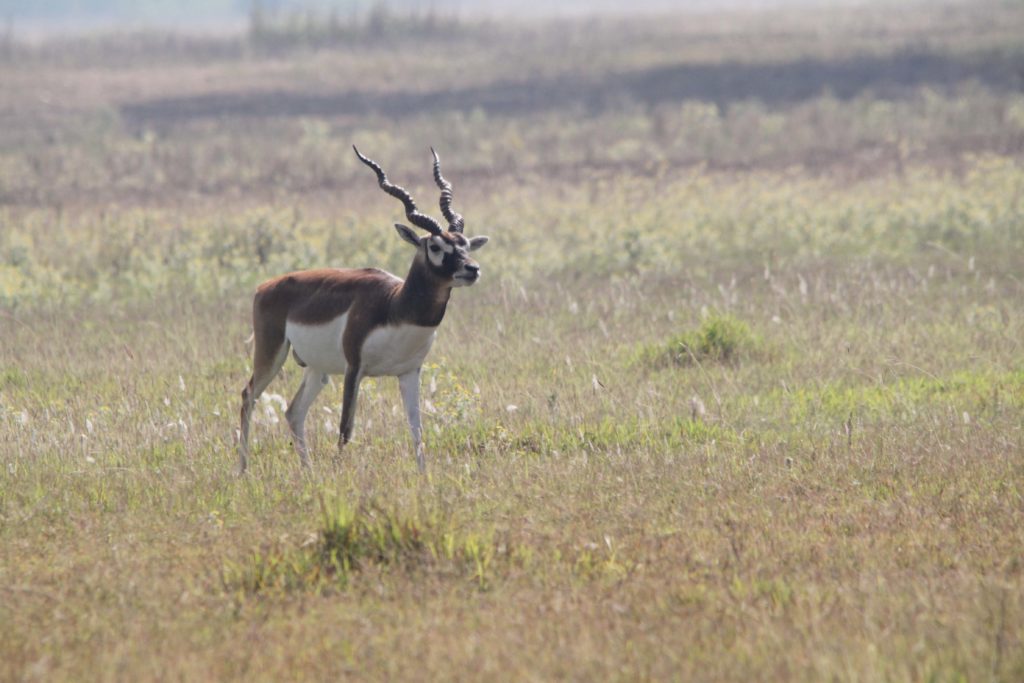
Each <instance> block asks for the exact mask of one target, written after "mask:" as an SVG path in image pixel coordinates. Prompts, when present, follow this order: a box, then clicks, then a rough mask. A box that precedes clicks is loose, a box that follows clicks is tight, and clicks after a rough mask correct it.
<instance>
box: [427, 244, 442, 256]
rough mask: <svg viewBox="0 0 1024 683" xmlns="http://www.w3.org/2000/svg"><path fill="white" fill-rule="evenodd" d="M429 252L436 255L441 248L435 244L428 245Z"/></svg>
mask: <svg viewBox="0 0 1024 683" xmlns="http://www.w3.org/2000/svg"><path fill="white" fill-rule="evenodd" d="M430 251H432V252H434V253H435V254H436V253H437V252H439V251H441V247H439V246H437V245H436V244H431V245H430Z"/></svg>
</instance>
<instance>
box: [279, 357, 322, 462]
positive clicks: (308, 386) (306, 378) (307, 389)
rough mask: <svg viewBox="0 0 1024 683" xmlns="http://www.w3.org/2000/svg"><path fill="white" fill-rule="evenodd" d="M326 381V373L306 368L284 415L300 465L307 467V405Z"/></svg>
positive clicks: (308, 405) (311, 402)
mask: <svg viewBox="0 0 1024 683" xmlns="http://www.w3.org/2000/svg"><path fill="white" fill-rule="evenodd" d="M326 382H327V375H325V374H323V373H322V372H318V371H316V370H313V369H312V368H306V372H305V374H304V375H303V376H302V384H301V385H300V386H299V392H298V393H297V394H295V398H293V399H292V402H291V403H289V404H288V410H286V411H285V417H286V418H288V426H289V427H290V428H291V430H292V437H293V438H294V439H295V450H296V451H298V453H299V460H300V461H302V466H303V467H306V468H308V467H309V448H308V447H307V446H306V415H307V414H308V413H309V407H310V406H311V405H313V401H315V400H316V397H317V395H319V394H320V391H321V390H322V389H323V388H324V384H326Z"/></svg>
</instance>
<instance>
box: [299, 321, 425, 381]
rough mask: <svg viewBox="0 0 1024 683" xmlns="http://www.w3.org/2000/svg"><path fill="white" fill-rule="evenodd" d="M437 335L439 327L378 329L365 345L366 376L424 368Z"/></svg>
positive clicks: (364, 364)
mask: <svg viewBox="0 0 1024 683" xmlns="http://www.w3.org/2000/svg"><path fill="white" fill-rule="evenodd" d="M436 333H437V328H436V327H419V326H417V325H394V326H388V327H378V328H377V329H375V330H374V331H373V332H371V333H370V334H369V336H367V337H366V341H365V342H363V351H362V354H361V358H360V366H361V367H360V370H361V371H362V374H363V375H365V376H367V377H378V376H381V375H388V376H397V375H404V374H405V373H407V372H409V371H410V370H415V369H416V368H418V367H419V366H421V365H423V359H424V358H426V357H427V353H428V352H429V351H430V347H431V345H432V344H433V343H434V335H435V334H436ZM300 355H301V354H300Z"/></svg>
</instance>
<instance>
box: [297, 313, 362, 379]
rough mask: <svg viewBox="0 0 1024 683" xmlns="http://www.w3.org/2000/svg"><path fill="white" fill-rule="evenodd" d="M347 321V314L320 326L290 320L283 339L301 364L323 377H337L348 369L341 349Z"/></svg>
mask: <svg viewBox="0 0 1024 683" xmlns="http://www.w3.org/2000/svg"><path fill="white" fill-rule="evenodd" d="M347 322H348V313H345V314H344V315H340V316H338V317H337V318H335V319H334V320H332V321H330V322H329V323H325V324H323V325H304V324H302V323H296V322H292V321H290V320H289V321H288V322H287V323H286V324H285V328H284V336H285V338H286V339H287V340H288V341H289V342H291V345H292V348H293V349H294V350H295V355H297V356H298V357H299V358H301V359H302V362H303V363H305V364H306V365H308V366H309V367H311V368H312V369H314V370H318V371H320V372H322V373H324V374H328V375H340V374H342V373H344V372H345V368H347V367H348V363H346V362H345V352H344V350H343V349H342V348H341V339H342V336H343V335H344V334H345V324H346V323H347Z"/></svg>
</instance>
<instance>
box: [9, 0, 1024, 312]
mask: <svg viewBox="0 0 1024 683" xmlns="http://www.w3.org/2000/svg"><path fill="white" fill-rule="evenodd" d="M0 22H3V23H2V27H3V30H2V32H0V205H4V206H7V207H9V208H11V209H13V210H16V211H33V210H56V211H57V212H58V213H57V214H53V216H57V218H54V219H53V221H54V222H53V225H54V226H57V228H56V229H60V230H64V229H67V230H72V228H70V227H67V221H66V220H65V219H66V217H67V216H69V215H70V216H73V217H75V219H76V220H77V222H78V223H79V225H78V227H77V228H74V229H75V230H78V231H79V232H78V233H75V234H81V231H82V230H97V231H99V232H98V233H97V234H102V235H107V234H108V233H109V232H113V233H115V234H123V233H124V232H125V230H126V228H125V227H124V226H123V225H121V223H122V222H123V220H124V219H123V212H124V211H125V210H127V209H129V208H133V207H138V208H143V209H149V208H152V209H159V208H166V207H172V208H174V209H176V210H178V211H180V212H182V213H181V214H180V215H182V216H186V217H187V216H192V217H197V216H198V217H201V218H203V220H207V221H208V220H211V218H210V216H216V215H220V214H219V213H217V212H228V213H229V214H230V215H231V216H234V217H237V216H240V215H242V213H241V211H243V210H250V209H272V210H276V209H285V210H288V209H296V210H298V209H301V210H302V211H303V212H305V215H307V216H323V217H333V218H334V219H340V218H341V217H348V216H351V215H353V214H359V215H360V216H361V218H360V220H361V221H369V220H380V221H390V219H391V217H392V216H391V213H392V212H389V211H387V209H393V208H394V207H386V208H385V207H384V205H383V204H382V203H380V202H378V201H375V199H376V198H375V199H367V197H366V195H367V193H373V192H377V190H376V187H375V185H374V184H373V183H372V182H371V180H372V179H368V178H367V177H366V169H365V168H362V167H361V166H360V165H359V164H358V162H357V161H356V159H355V157H354V156H353V154H352V153H351V146H352V144H353V143H357V144H359V146H360V148H361V149H363V150H364V151H365V152H366V153H367V154H369V155H371V156H373V157H374V158H376V159H378V160H379V161H380V162H381V163H382V164H383V165H384V167H385V168H386V169H387V170H388V172H389V174H391V176H392V178H394V179H396V180H397V182H399V183H401V184H405V185H407V186H408V187H409V188H410V190H412V191H413V192H414V194H415V195H417V196H419V197H421V198H424V199H425V198H427V197H432V194H433V191H434V190H433V189H432V188H431V185H430V177H429V152H428V148H429V147H430V146H435V147H437V148H438V150H439V151H440V152H441V154H442V157H443V159H444V163H445V169H446V172H447V173H448V174H449V175H450V177H451V178H452V179H453V180H454V182H455V186H456V193H457V195H458V202H459V203H460V205H461V206H462V207H463V208H464V209H465V210H464V211H463V213H465V214H466V215H467V216H479V219H480V221H481V224H484V225H494V224H498V225H499V226H502V224H503V223H504V222H506V221H510V222H514V220H515V216H516V214H518V215H519V216H521V217H525V218H526V219H529V220H534V221H537V222H539V224H540V225H546V226H549V227H550V226H553V225H555V223H561V222H563V221H564V220H565V215H564V211H563V210H564V207H565V201H566V197H567V196H569V195H570V194H573V195H574V196H575V195H577V194H580V193H582V194H583V195H585V196H586V197H587V200H586V201H587V206H589V207H591V208H590V209H588V210H587V211H586V213H585V215H583V216H579V217H576V218H574V219H573V220H574V221H575V224H581V223H582V224H583V225H584V226H586V225H591V224H595V223H598V222H601V221H611V222H614V223H616V224H622V223H628V222H630V221H632V220H634V218H635V214H636V211H638V210H641V209H643V207H644V206H646V205H648V204H649V202H650V201H651V200H652V199H653V198H654V197H655V196H656V195H657V194H658V193H659V192H664V189H665V188H666V186H667V185H669V184H671V183H678V182H682V181H684V180H685V179H686V178H706V179H718V180H721V181H723V182H732V180H733V179H742V178H749V177H753V176H752V175H751V174H775V176H774V177H777V178H787V177H801V178H811V179H830V182H837V183H840V184H845V183H848V182H851V181H856V180H860V179H870V178H886V177H891V178H894V179H899V178H904V177H905V176H906V174H907V173H908V172H909V171H910V170H915V172H917V171H920V170H922V169H924V170H928V171H929V172H940V173H950V174H953V175H954V176H955V177H963V176H964V174H966V173H967V172H968V171H969V169H971V168H974V167H976V162H977V160H978V159H979V158H984V157H986V156H989V157H995V158H1000V159H1005V160H1010V161H1012V162H1014V163H1016V162H1017V161H1019V159H1020V157H1021V155H1022V153H1024V46H1022V41H1021V40H1020V37H1021V36H1022V35H1024V4H1022V3H1019V2H1005V1H1001V0H981V1H971V2H968V1H963V0H942V1H940V2H919V1H916V0H908V1H905V2H903V1H901V2H890V1H882V0H877V1H873V0H856V1H855V0H850V1H844V2H814V1H811V0H750V1H744V0H728V1H726V2H709V1H707V0H684V1H680V2H667V1H665V0H634V1H632V2H628V3H627V2H612V1H610V0H606V1H602V2H581V1H580V2H577V1H568V2H559V3H541V2H527V3H513V2H509V1H507V0H431V1H429V2H426V1H421V0H388V1H386V2H379V1H374V2H369V1H362V2H357V1H341V0H337V1H333V2H332V1H328V0H323V1H319V0H317V1H314V0H211V1H209V2H200V1H199V0H142V1H139V2H128V1H127V0H54V1H52V2H46V3H36V2H18V1H15V0H0ZM634 186H635V187H634ZM613 187H614V188H620V190H621V188H625V187H633V188H634V189H632V190H630V194H626V195H623V196H619V197H618V198H612V197H611V195H610V194H609V188H613ZM513 191H514V192H517V193H518V194H514V195H513V194H511V193H512V192H513ZM673 196H676V197H677V199H678V195H672V194H668V195H664V197H663V199H664V200H665V201H668V202H670V203H671V202H673V201H677V200H676V199H672V197H673ZM678 201H682V200H681V199H678ZM678 201H677V204H678ZM509 202H514V203H515V204H514V205H515V207H516V210H515V212H508V211H506V210H505V208H504V207H505V206H506V205H508V203H509ZM433 203H434V200H433V199H431V200H430V202H429V204H427V202H426V201H423V202H421V204H423V205H425V206H429V205H430V204H433ZM673 206H675V205H673ZM680 207H681V208H680ZM114 208H116V209H117V211H112V210H113V209H114ZM66 209H73V211H72V213H70V214H67V213H64V212H65V210H66ZM531 210H533V211H535V212H536V213H535V215H531V214H530V213H529V212H530V211H531ZM679 210H688V209H686V206H685V205H683V204H680V205H679V206H678V207H677V209H672V211H676V212H678V211H679ZM90 211H93V212H94V211H100V212H101V215H100V216H99V217H98V218H97V217H96V216H95V215H93V214H90V213H89V212H90ZM374 212H379V214H378V213H374ZM484 212H486V213H484ZM7 215H8V216H9V225H11V226H15V225H16V226H24V225H25V221H24V220H23V218H24V216H25V215H26V214H23V213H22V214H17V215H15V214H7ZM34 215H37V216H42V215H44V214H34ZM552 216H557V217H558V218H557V220H556V219H555V218H552ZM15 219H17V220H15ZM40 220H43V219H40ZM50 220H51V218H46V219H45V221H50ZM232 220H234V219H232ZM345 220H349V218H345ZM352 220H354V219H352ZM260 221H263V222H262V223H261V222H260ZM301 222H302V221H301V220H297V219H296V220H292V219H280V218H277V217H275V218H273V219H272V220H271V219H264V218H252V217H246V218H244V219H242V221H241V224H240V226H239V227H238V230H239V232H240V234H243V235H250V234H254V233H259V232H260V230H263V228H259V229H257V228H253V227H252V226H251V224H252V223H257V224H259V225H263V224H264V223H265V224H267V225H269V226H270V227H267V228H266V231H269V232H270V233H272V234H271V235H270V237H267V240H268V241H267V243H266V244H263V246H259V245H258V244H257V246H253V240H252V239H250V238H248V237H239V245H240V246H238V251H237V253H232V254H231V257H230V258H228V257H226V256H223V255H221V256H218V257H217V266H216V267H217V268H218V269H228V270H230V269H232V268H236V269H237V271H238V272H239V273H240V275H239V276H238V277H239V278H240V279H241V284H242V285H244V287H246V288H247V287H248V286H249V284H250V283H249V280H250V279H251V278H252V277H253V276H252V275H251V273H252V268H251V262H252V260H253V259H257V260H258V261H259V262H260V263H261V264H262V263H265V262H266V260H267V259H268V258H272V257H273V256H274V255H275V254H276V255H278V257H279V258H281V259H287V260H284V261H282V262H281V263H279V264H278V265H280V266H281V267H300V266H303V265H306V264H308V263H309V260H310V259H311V258H313V255H314V254H317V255H319V256H318V258H320V259H329V261H328V262H334V261H333V259H337V260H339V261H342V262H345V263H351V258H352V252H351V248H352V245H353V243H352V242H350V243H349V244H348V245H347V246H343V245H342V242H341V241H340V240H339V241H331V240H328V239H327V238H324V240H316V239H313V238H312V237H311V235H312V232H311V230H312V228H310V227H309V226H305V227H304V226H302V225H301ZM159 223H160V221H153V220H150V221H144V222H142V223H140V224H136V225H134V227H132V228H131V231H132V234H135V235H136V237H134V238H132V240H131V241H132V242H133V244H134V246H133V247H132V251H131V255H130V256H125V257H124V258H123V259H122V260H126V263H128V264H129V265H125V266H123V267H122V266H117V259H118V258H119V257H117V256H116V255H115V256H111V255H106V254H99V253H94V254H93V258H94V259H97V260H98V261H99V262H100V263H101V264H106V263H107V261H108V260H113V261H112V262H113V265H112V266H111V267H110V268H107V267H105V266H103V267H100V268H99V269H98V270H97V269H96V268H87V267H84V266H83V267H80V266H74V267H72V266H69V265H67V264H64V262H63V261H64V260H65V257H64V255H62V254H60V253H55V254H49V255H47V254H46V253H45V250H46V247H47V244H49V243H53V242H55V241H56V242H59V240H49V241H45V242H43V243H40V241H39V240H38V239H37V238H33V237H25V238H24V240H31V241H32V242H33V246H32V247H31V249H30V250H29V251H31V252H32V253H33V254H35V255H36V256H35V257H33V258H34V260H35V265H34V266H33V267H31V268H30V267H29V266H28V265H26V264H27V263H28V260H27V259H19V258H14V257H11V258H9V259H7V261H8V263H7V265H6V273H7V274H6V276H4V278H3V282H4V283H5V284H4V289H3V290H2V292H0V294H3V295H4V296H5V297H6V300H8V301H15V300H21V299H24V298H25V297H30V296H31V295H30V292H31V291H52V288H53V287H54V286H55V285H54V279H56V280H59V281H61V282H65V283H66V282H67V281H68V279H69V277H71V276H72V275H73V277H72V278H71V279H73V280H74V281H76V282H80V283H81V285H80V286H76V287H75V288H74V291H81V292H82V294H83V295H84V296H94V295H95V292H96V291H98V290H97V289H96V288H95V287H93V286H92V285H91V284H90V283H93V280H94V278H95V277H98V276H97V275H96V274H95V273H96V272H106V273H107V274H108V275H107V276H106V277H109V273H110V272H114V273H115V274H117V273H121V272H123V269H125V268H126V269H128V270H131V269H132V268H134V267H136V266H134V265H131V264H134V263H136V261H137V259H138V252H139V250H142V249H143V248H144V247H145V246H146V245H151V244H156V243H160V244H162V246H161V250H162V251H161V252H160V253H154V255H153V259H159V260H164V261H167V259H168V258H169V257H168V256H167V255H166V254H167V252H168V251H171V252H174V251H175V250H178V249H183V248H185V247H184V246H183V244H182V242H181V241H180V240H179V241H169V242H168V241H166V240H165V241H163V242H161V240H158V239H156V238H155V237H153V236H154V235H160V236H165V235H166V234H167V232H168V230H167V228H166V226H164V227H161V228H158V227H154V226H155V225H158V224H159ZM382 224H384V225H387V224H388V223H387V222H384V223H382ZM62 226H63V227H62ZM51 227H52V226H51ZM186 227H187V226H186ZM22 229H24V230H26V231H27V232H32V230H30V229H28V228H22ZM40 229H42V228H40ZM49 229H51V228H46V230H49ZM181 229H185V228H181ZM188 229H192V228H191V227H189V228H188ZM506 229H511V226H509V227H508V228H506ZM36 232H38V230H36ZM325 232H330V233H338V232H339V231H338V230H337V229H330V230H328V229H326V228H325ZM555 232H556V234H562V232H561V231H560V230H559V231H555ZM348 233H349V234H351V231H348ZM140 235H141V236H140ZM69 239H70V238H69ZM97 239H99V238H97ZM108 239H109V238H107V237H103V238H102V239H99V241H100V242H106V241H108ZM311 239H312V240H313V243H314V246H310V247H309V249H310V250H311V251H301V250H300V251H299V252H296V250H295V248H294V245H296V244H304V243H306V242H308V241H309V240H311ZM352 239H354V238H352ZM15 241H16V240H14V239H13V238H8V240H7V242H8V243H10V244H13V245H14V246H12V247H10V249H12V250H13V252H14V253H16V254H22V253H23V252H24V251H25V249H22V247H20V246H18V244H14V242H15ZM256 241H257V242H258V240H256ZM19 244H20V243H19ZM371 244H372V243H371V242H367V246H366V254H367V255H366V256H365V257H364V258H366V259H372V258H374V257H373V256H372V253H371V252H373V253H375V252H374V247H372V246H370V245H371ZM760 246H761V247H763V246H764V245H760ZM225 248H226V247H225ZM696 248H698V245H694V244H689V245H687V250H690V251H691V252H692V250H693V249H696ZM747 248H748V249H755V248H759V246H758V245H755V244H750V245H748V246H747ZM730 253H732V252H730ZM208 257H209V256H208V255H203V256H201V258H208ZM737 257H738V258H745V251H744V252H741V253H739V254H738V255H737ZM183 258H184V257H183ZM188 258H194V256H192V255H190V256H188ZM396 258H397V257H396ZM401 258H404V256H402V257H401ZM538 258H539V257H538ZM172 260H173V259H172ZM314 260H315V259H314ZM232 264H234V265H232ZM44 265H46V267H44ZM107 265H110V264H107ZM534 265H536V264H534ZM395 267H403V266H402V265H401V263H400V260H399V261H396V265H395ZM15 270H17V271H18V272H17V274H12V273H14V271H15ZM2 272H3V271H0V274H2ZM53 272H56V273H58V274H59V275H54V274H53ZM47 273H50V275H47ZM163 277H164V276H162V275H161V276H160V278H163ZM160 278H158V280H160ZM160 281H162V280H160ZM33 283H37V284H36V285H33ZM191 283H192V281H191V280H190V284H191ZM125 289H126V291H128V292H134V291H137V290H138V287H137V284H136V283H135V282H134V280H131V281H129V284H128V285H126V286H125Z"/></svg>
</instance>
